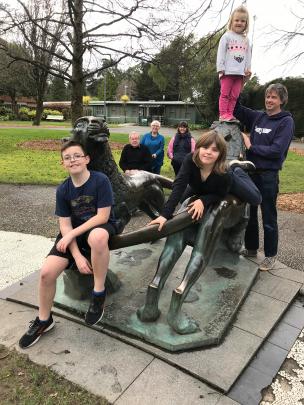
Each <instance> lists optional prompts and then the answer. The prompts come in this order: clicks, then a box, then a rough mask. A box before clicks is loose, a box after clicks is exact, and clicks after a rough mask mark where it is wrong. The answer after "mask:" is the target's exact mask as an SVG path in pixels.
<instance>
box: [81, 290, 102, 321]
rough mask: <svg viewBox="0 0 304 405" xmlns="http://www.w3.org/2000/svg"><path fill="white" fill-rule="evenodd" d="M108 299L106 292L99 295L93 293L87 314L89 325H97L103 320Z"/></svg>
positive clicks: (86, 319) (86, 318)
mask: <svg viewBox="0 0 304 405" xmlns="http://www.w3.org/2000/svg"><path fill="white" fill-rule="evenodd" d="M105 300H106V294H105V295H102V296H101V297H98V296H96V295H92V298H91V302H90V306H89V309H88V310H87V313H86V314H85V319H84V320H85V322H86V323H87V324H88V325H95V324H96V323H97V322H99V321H100V320H101V318H102V317H103V312H104V305H105Z"/></svg>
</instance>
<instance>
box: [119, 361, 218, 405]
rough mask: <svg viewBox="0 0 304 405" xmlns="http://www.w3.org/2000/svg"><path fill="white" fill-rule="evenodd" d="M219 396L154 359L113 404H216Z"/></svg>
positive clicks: (199, 382) (193, 379)
mask: <svg viewBox="0 0 304 405" xmlns="http://www.w3.org/2000/svg"><path fill="white" fill-rule="evenodd" d="M221 396H222V395H221V394H220V393H219V392H217V391H215V390H214V389H212V388H210V387H208V386H206V385H205V384H204V383H202V382H201V381H199V380H197V379H195V378H193V377H191V376H189V375H187V374H185V373H183V372H182V371H180V370H178V369H175V368H173V367H171V366H169V365H168V364H166V363H164V362H163V361H161V360H158V359H154V360H153V361H152V363H150V364H149V366H148V367H147V368H146V369H145V370H144V371H143V373H142V374H141V375H140V376H139V377H138V378H137V379H136V381H134V383H133V384H132V385H131V386H130V387H129V388H128V389H127V390H126V391H125V392H124V393H123V394H122V395H121V397H120V398H119V399H118V400H117V401H116V402H115V405H116V404H117V405H142V404H145V405H155V404H164V405H184V404H185V403H187V404H191V405H216V404H218V401H219V399H220V397H221Z"/></svg>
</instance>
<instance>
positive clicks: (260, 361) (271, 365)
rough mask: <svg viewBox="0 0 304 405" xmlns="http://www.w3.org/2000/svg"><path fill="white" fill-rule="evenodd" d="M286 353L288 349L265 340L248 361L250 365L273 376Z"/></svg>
mask: <svg viewBox="0 0 304 405" xmlns="http://www.w3.org/2000/svg"><path fill="white" fill-rule="evenodd" d="M287 354H288V350H284V349H282V348H281V347H279V346H276V345H274V344H272V343H270V342H267V341H266V342H265V343H264V344H263V346H262V347H261V349H260V350H259V352H258V353H257V355H256V357H255V358H254V359H253V360H252V362H251V363H250V367H253V368H255V369H256V370H259V371H261V372H262V373H264V374H268V375H269V376H270V377H273V376H274V375H276V373H277V372H278V371H279V369H280V367H281V364H282V363H283V361H284V360H285V358H286V356H287Z"/></svg>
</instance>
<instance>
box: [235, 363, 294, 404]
mask: <svg viewBox="0 0 304 405" xmlns="http://www.w3.org/2000/svg"><path fill="white" fill-rule="evenodd" d="M271 381H272V377H270V376H269V375H267V374H264V373H262V372H261V371H259V370H256V369H255V368H253V367H247V368H246V370H245V371H244V373H243V374H242V375H241V377H240V379H239V380H238V381H237V384H236V385H235V386H233V387H232V389H231V390H230V391H229V392H228V394H227V395H228V396H229V398H231V399H233V400H234V401H237V402H239V403H240V404H242V405H257V404H259V403H260V401H261V399H262V394H261V390H262V389H263V388H264V387H267V385H269V384H270V383H271ZM286 405H287V404H286Z"/></svg>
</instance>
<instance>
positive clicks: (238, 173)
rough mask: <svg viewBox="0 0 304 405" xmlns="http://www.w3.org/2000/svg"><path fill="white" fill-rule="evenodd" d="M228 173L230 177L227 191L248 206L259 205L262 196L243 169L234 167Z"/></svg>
mask: <svg viewBox="0 0 304 405" xmlns="http://www.w3.org/2000/svg"><path fill="white" fill-rule="evenodd" d="M229 173H230V174H231V177H232V184H231V187H230V191H229V192H230V193H231V194H233V195H234V196H235V197H237V198H239V199H240V200H241V201H242V202H245V203H248V204H250V205H259V204H261V201H262V196H261V193H260V191H259V189H258V188H257V186H256V185H255V184H254V182H253V181H252V180H251V178H250V177H249V176H248V174H247V173H246V172H244V170H243V169H241V168H240V167H236V168H235V169H233V170H231V169H230V171H229Z"/></svg>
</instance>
